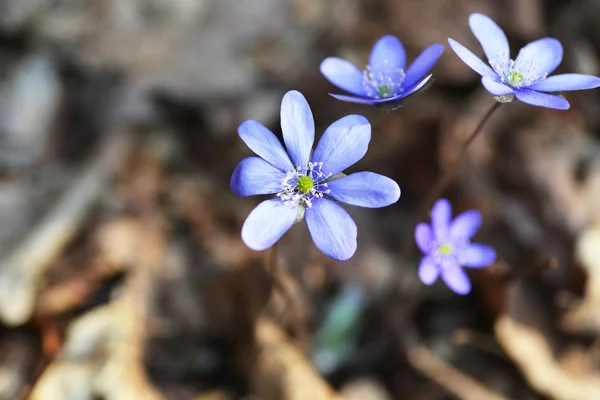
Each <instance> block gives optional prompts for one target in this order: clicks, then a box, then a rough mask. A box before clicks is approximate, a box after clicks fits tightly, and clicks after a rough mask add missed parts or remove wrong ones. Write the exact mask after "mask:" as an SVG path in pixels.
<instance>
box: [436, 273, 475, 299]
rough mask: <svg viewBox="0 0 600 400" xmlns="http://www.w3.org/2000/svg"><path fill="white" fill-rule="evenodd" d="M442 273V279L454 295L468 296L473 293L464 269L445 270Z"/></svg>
mask: <svg viewBox="0 0 600 400" xmlns="http://www.w3.org/2000/svg"><path fill="white" fill-rule="evenodd" d="M441 272H442V279H443V280H444V282H445V283H446V285H448V287H449V288H450V289H451V290H452V291H453V292H454V293H456V294H467V293H469V292H470V291H471V282H470V281H469V277H468V276H467V274H466V273H465V271H463V270H462V268H459V267H454V268H444V269H442V271H441Z"/></svg>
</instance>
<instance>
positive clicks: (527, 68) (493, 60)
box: [448, 14, 600, 110]
mask: <svg viewBox="0 0 600 400" xmlns="http://www.w3.org/2000/svg"><path fill="white" fill-rule="evenodd" d="M469 26H470V27H471V31H472V32H473V34H474V35H475V37H476V38H477V40H478V41H479V43H480V44H481V47H483V51H484V52H485V56H486V57H487V59H488V62H489V65H490V66H491V68H490V66H488V65H487V64H486V63H484V62H483V61H482V60H480V59H479V57H477V56H476V55H475V54H473V53H472V52H471V51H470V50H468V49H467V48H466V47H464V46H463V45H461V44H460V43H458V42H457V41H455V40H453V39H448V43H450V46H451V47H452V49H453V50H454V51H455V52H456V54H457V55H458V56H459V57H460V58H461V60H463V61H464V62H465V64H467V65H468V66H469V67H471V68H472V69H473V70H474V71H475V72H477V73H478V74H479V75H481V76H482V78H481V83H482V84H483V86H484V87H485V88H486V90H487V91H488V92H490V93H491V94H493V95H494V96H497V97H498V101H501V102H507V101H511V100H512V99H513V98H514V97H516V98H517V99H518V100H520V101H522V102H523V103H528V104H531V105H534V106H541V107H547V108H556V109H559V110H566V109H567V108H569V102H568V101H567V100H565V99H564V98H563V97H561V96H556V95H553V94H548V93H558V92H565V91H570V90H583V89H593V88H597V87H599V86H600V78H598V77H595V76H591V75H583V74H560V75H555V76H551V77H548V75H549V74H551V73H552V72H553V71H554V70H555V69H556V68H557V67H558V65H559V64H560V62H561V61H562V57H563V49H562V45H561V44H560V42H559V41H558V40H556V39H553V38H543V39H538V40H536V41H533V42H531V43H529V44H528V45H526V46H525V47H523V48H522V49H521V50H520V51H519V54H518V56H517V58H516V60H512V59H511V58H510V48H509V47H508V40H507V39H506V35H505V34H504V32H503V31H502V29H501V28H500V27H499V26H498V25H496V23H495V22H494V21H492V20H491V19H490V18H488V17H486V16H485V15H482V14H471V15H470V16H469Z"/></svg>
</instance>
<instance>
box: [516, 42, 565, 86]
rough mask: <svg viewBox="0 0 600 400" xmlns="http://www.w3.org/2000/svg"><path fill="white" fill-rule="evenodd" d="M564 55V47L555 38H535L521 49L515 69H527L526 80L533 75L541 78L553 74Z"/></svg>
mask: <svg viewBox="0 0 600 400" xmlns="http://www.w3.org/2000/svg"><path fill="white" fill-rule="evenodd" d="M562 57H563V48H562V45H561V44H560V42H559V41H558V40H556V39H554V38H542V39H538V40H535V41H533V42H531V43H529V44H528V45H526V46H525V47H523V48H522V49H521V51H520V52H519V55H518V56H517V59H516V60H515V65H514V67H513V69H514V70H518V71H521V73H523V72H524V71H527V73H528V75H527V76H525V75H524V76H523V78H524V80H527V79H528V78H531V77H538V78H541V77H543V76H545V74H551V73H552V72H553V71H554V70H555V69H556V67H558V65H559V64H560V62H561V61H562Z"/></svg>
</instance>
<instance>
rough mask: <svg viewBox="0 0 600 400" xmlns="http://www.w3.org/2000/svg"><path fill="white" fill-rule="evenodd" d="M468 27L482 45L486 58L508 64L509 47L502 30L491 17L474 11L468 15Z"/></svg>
mask: <svg viewBox="0 0 600 400" xmlns="http://www.w3.org/2000/svg"><path fill="white" fill-rule="evenodd" d="M469 27H471V31H472V32H473V34H474V35H475V37H476V38H477V40H478V41H479V43H480V44H481V47H483V51H484V53H485V56H486V57H487V59H488V60H490V61H491V60H497V61H499V62H500V63H502V64H503V65H508V61H509V59H510V48H509V46H508V40H507V39H506V35H505V34H504V31H503V30H502V29H501V28H500V27H499V26H498V25H497V24H496V23H495V22H494V21H492V19H491V18H489V17H487V16H485V15H483V14H478V13H474V14H471V15H470V16H469Z"/></svg>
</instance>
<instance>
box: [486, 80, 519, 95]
mask: <svg viewBox="0 0 600 400" xmlns="http://www.w3.org/2000/svg"><path fill="white" fill-rule="evenodd" d="M481 84H482V85H483V87H484V88H485V90H487V91H488V92H490V93H491V94H493V95H494V96H506V95H507V94H511V93H514V90H513V89H512V88H511V87H510V86H506V85H505V84H504V83H500V82H498V81H497V80H495V79H492V78H490V77H489V76H484V77H483V78H481Z"/></svg>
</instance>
